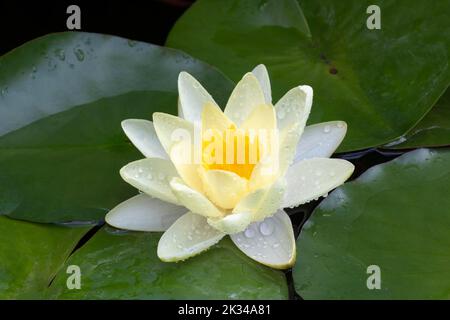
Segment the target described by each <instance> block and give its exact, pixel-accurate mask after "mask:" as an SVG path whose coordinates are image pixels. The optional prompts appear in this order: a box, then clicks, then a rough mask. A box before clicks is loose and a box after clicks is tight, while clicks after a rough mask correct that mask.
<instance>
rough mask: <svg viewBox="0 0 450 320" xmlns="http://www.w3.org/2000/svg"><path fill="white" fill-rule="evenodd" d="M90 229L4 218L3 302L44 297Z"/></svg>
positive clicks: (0, 250) (0, 223) (0, 247)
mask: <svg viewBox="0 0 450 320" xmlns="http://www.w3.org/2000/svg"><path fill="white" fill-rule="evenodd" d="M88 229H89V227H76V228H69V227H62V226H54V225H41V224H33V223H29V222H24V221H17V220H12V219H9V218H7V217H0V299H42V298H44V293H45V291H46V290H47V287H48V286H49V284H50V282H51V280H52V279H53V277H54V276H55V275H56V273H57V272H58V271H59V270H60V269H61V267H62V266H63V264H64V262H65V260H66V259H67V257H68V256H69V254H70V253H71V252H72V250H73V249H74V247H75V246H76V244H77V243H78V241H79V240H80V239H81V238H82V236H83V235H84V234H85V233H86V232H87V231H88ZM64 272H65V270H64Z"/></svg>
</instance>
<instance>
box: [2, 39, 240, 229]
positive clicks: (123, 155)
mask: <svg viewBox="0 0 450 320" xmlns="http://www.w3.org/2000/svg"><path fill="white" fill-rule="evenodd" d="M182 70H186V71H189V72H191V73H192V74H193V75H194V76H196V77H198V78H199V79H200V81H202V82H203V83H204V84H205V86H206V87H207V88H208V90H210V91H211V92H212V93H213V94H215V96H217V97H218V101H222V102H223V101H225V99H226V97H227V95H228V94H229V92H230V91H231V88H232V83H231V81H230V80H228V79H227V78H226V77H224V76H223V75H222V74H220V73H219V72H218V71H216V70H215V69H213V68H212V67H210V66H208V65H206V64H204V63H202V62H200V61H197V60H195V59H193V58H191V57H189V56H188V55H186V54H184V53H182V52H179V51H176V50H173V49H168V48H162V47H158V46H154V45H149V44H145V43H140V42H134V41H131V40H126V39H122V38H118V37H112V36H105V35H98V34H89V33H73V32H70V33H60V34H52V35H49V36H46V37H43V38H39V39H36V40H33V41H31V42H29V43H27V44H25V45H24V46H22V47H19V48H17V49H15V50H13V51H12V52H10V53H8V54H6V55H5V56H3V57H1V58H0V89H1V93H2V94H1V96H0V134H3V135H2V136H1V137H0V214H6V215H8V216H11V217H14V218H18V219H22V220H29V221H37V222H62V221H73V220H76V221H98V220H101V219H103V217H104V215H105V213H106V212H107V211H108V210H109V209H111V208H112V207H114V206H115V205H117V204H118V203H120V202H121V201H123V200H125V199H127V198H129V197H130V196H132V195H134V194H135V193H136V191H135V190H134V189H133V188H132V187H130V186H128V185H127V184H126V183H125V182H123V181H122V180H121V179H120V176H119V169H120V168H121V167H122V166H123V165H125V164H126V163H128V162H130V161H132V160H137V159H139V158H142V157H143V156H142V155H140V154H139V152H138V151H137V150H136V149H135V148H134V147H133V146H132V145H131V144H130V142H129V141H128V140H127V138H126V136H125V135H124V133H123V132H122V129H121V127H120V122H121V121H122V120H124V119H127V118H144V119H151V117H152V113H153V112H155V111H163V112H169V113H174V112H176V107H177V77H178V74H179V72H180V71H182Z"/></svg>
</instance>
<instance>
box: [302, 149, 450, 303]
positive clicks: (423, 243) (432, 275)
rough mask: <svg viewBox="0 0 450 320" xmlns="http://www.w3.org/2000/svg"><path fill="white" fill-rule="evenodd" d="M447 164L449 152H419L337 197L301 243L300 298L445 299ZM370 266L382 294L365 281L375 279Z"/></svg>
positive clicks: (449, 274) (448, 287)
mask: <svg viewBox="0 0 450 320" xmlns="http://www.w3.org/2000/svg"><path fill="white" fill-rule="evenodd" d="M449 163H450V150H449V149H441V150H437V151H435V150H428V149H418V150H415V151H412V152H409V153H406V154H404V155H403V156H401V157H399V158H397V159H395V160H393V161H391V162H388V163H385V164H381V165H378V166H375V167H372V168H370V169H369V170H367V171H366V172H365V173H364V174H363V175H361V176H360V177H359V178H358V179H356V180H355V181H352V182H349V183H346V184H345V185H344V186H342V187H340V188H338V189H336V190H335V191H334V192H332V193H331V194H330V196H329V197H328V198H326V199H325V200H324V201H323V202H322V203H321V204H320V205H319V207H318V208H317V209H316V210H315V211H314V212H313V215H312V217H311V218H310V219H309V220H308V221H307V222H306V224H305V225H304V227H303V230H302V231H301V233H300V237H299V238H298V240H297V254H298V259H297V264H296V266H295V268H294V271H293V277H294V283H295V288H296V290H297V292H298V293H299V294H300V295H301V296H302V297H303V298H307V299H448V298H449V294H450V268H449V266H450V255H449V248H450V233H449V229H450V198H449V196H448V191H449V190H450V167H449V165H448V164H449ZM372 265H375V266H378V267H379V268H380V270H379V271H380V273H379V275H380V278H379V279H380V280H381V282H380V287H379V289H377V287H376V279H375V278H370V279H368V278H369V277H370V276H374V277H376V276H377V273H376V272H377V271H373V270H371V268H374V267H370V266H372ZM369 267H370V268H369ZM368 268H369V274H368V273H367V272H368ZM375 268H376V267H375ZM368 280H369V287H371V288H372V289H371V290H369V289H368V286H367V281H368ZM374 285H375V288H373V287H374Z"/></svg>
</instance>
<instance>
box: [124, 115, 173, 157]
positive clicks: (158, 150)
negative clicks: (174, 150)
mask: <svg viewBox="0 0 450 320" xmlns="http://www.w3.org/2000/svg"><path fill="white" fill-rule="evenodd" d="M121 125H122V129H123V131H124V132H125V134H126V135H127V137H128V138H129V139H130V141H131V142H132V143H133V144H134V146H135V147H136V148H137V149H138V150H139V151H140V152H141V153H142V154H143V155H144V156H145V157H147V158H162V159H167V158H168V156H167V153H166V152H165V151H164V148H163V147H162V145H161V143H160V142H159V140H158V136H157V135H156V131H155V127H154V126H153V123H152V122H151V121H148V120H141V119H127V120H123V121H122V123H121Z"/></svg>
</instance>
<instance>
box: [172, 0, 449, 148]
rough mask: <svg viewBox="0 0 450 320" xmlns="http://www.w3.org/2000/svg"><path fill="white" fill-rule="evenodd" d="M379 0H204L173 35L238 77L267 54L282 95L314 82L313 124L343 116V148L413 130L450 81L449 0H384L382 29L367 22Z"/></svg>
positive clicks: (386, 139)
mask: <svg viewBox="0 0 450 320" xmlns="http://www.w3.org/2000/svg"><path fill="white" fill-rule="evenodd" d="M371 4H373V2H371V1H359V0H358V1H357V0H353V1H326V0H322V1H317V0H305V1H302V2H301V8H300V6H299V5H298V3H297V2H296V1H295V0H264V1H260V0H253V1H239V0H233V1H221V0H207V1H205V0H200V1H197V2H196V3H194V4H193V5H192V7H191V8H190V9H189V10H188V11H187V12H186V13H185V14H184V15H183V16H182V17H181V18H180V19H179V21H178V22H177V23H176V25H175V27H174V28H173V30H172V31H171V33H170V35H169V38H168V40H167V44H168V45H169V46H171V47H175V48H180V49H183V50H185V51H186V52H188V53H190V54H192V55H193V56H195V57H198V58H200V59H203V60H204V61H206V62H209V63H211V64H213V65H215V66H217V67H219V68H220V69H221V70H222V71H224V72H225V73H226V74H227V75H228V76H230V77H231V78H232V80H235V81H236V80H238V79H240V77H242V75H243V74H244V73H245V72H247V71H249V70H251V69H252V68H253V67H254V66H255V65H257V64H259V63H264V64H266V65H267V67H268V69H269V74H270V76H271V78H272V87H273V91H274V97H275V101H276V99H278V98H280V97H281V95H282V94H284V93H285V92H286V91H287V90H288V89H290V88H293V87H294V86H297V85H299V84H309V85H311V86H312V87H313V88H314V106H313V109H312V114H311V116H310V119H309V121H310V122H311V123H316V122H322V121H329V120H345V121H346V122H347V123H348V127H349V130H348V133H347V136H346V138H345V140H344V142H343V144H342V145H341V147H340V148H339V151H351V150H357V149H362V148H367V147H373V146H378V145H383V144H386V143H388V142H390V141H392V140H395V139H397V138H398V137H400V136H402V135H403V134H405V133H406V132H407V131H408V130H409V129H411V128H412V127H413V126H414V125H415V124H416V123H417V122H418V121H419V120H420V119H421V118H422V117H423V116H424V115H425V114H426V113H427V112H428V111H429V110H430V108H431V107H432V106H433V104H434V103H435V102H436V101H437V99H438V98H439V96H440V95H441V94H442V93H443V92H444V91H445V89H446V88H447V86H448V85H449V82H450V67H449V64H448V57H449V55H450V50H449V47H450V41H448V39H449V38H450V27H449V24H448V14H447V13H448V12H450V2H448V1H447V2H446V1H441V2H439V3H436V4H434V5H433V6H430V5H429V4H428V3H426V2H421V1H390V0H386V1H378V2H377V4H378V5H379V7H380V8H381V29H380V30H369V29H368V28H367V27H366V20H367V18H368V17H369V14H367V13H366V10H367V7H368V6H369V5H371Z"/></svg>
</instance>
